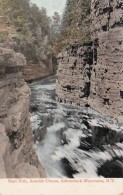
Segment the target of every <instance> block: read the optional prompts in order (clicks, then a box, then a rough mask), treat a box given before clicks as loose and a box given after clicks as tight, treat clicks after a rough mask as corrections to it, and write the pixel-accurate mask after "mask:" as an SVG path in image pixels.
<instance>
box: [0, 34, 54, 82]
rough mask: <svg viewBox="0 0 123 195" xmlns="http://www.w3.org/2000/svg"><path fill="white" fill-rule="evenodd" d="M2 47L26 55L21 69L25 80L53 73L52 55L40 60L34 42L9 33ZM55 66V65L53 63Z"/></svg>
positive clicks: (32, 79)
mask: <svg viewBox="0 0 123 195" xmlns="http://www.w3.org/2000/svg"><path fill="white" fill-rule="evenodd" d="M0 45H1V46H2V47H5V48H8V49H12V50H14V51H15V52H19V53H22V54H23V55H24V56H25V57H26V62H27V63H26V65H25V66H24V67H23V69H22V73H23V78H24V80H25V81H34V80H37V79H41V78H43V77H46V76H49V75H51V74H53V71H54V70H53V64H52V57H50V58H49V59H48V58H46V61H45V62H43V61H42V60H41V57H40V55H39V54H38V52H39V51H38V49H37V48H36V46H35V44H33V43H31V42H27V41H23V40H21V37H19V36H18V35H17V34H9V36H8V37H7V39H6V41H4V43H3V44H2V43H0ZM54 66H55V65H54Z"/></svg>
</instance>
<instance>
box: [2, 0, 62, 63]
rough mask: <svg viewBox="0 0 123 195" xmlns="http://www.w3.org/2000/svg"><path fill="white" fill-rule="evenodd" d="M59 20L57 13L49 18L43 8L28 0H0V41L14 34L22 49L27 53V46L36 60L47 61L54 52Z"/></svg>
mask: <svg viewBox="0 0 123 195" xmlns="http://www.w3.org/2000/svg"><path fill="white" fill-rule="evenodd" d="M59 20H60V17H59V15H58V14H57V13H54V16H53V18H50V17H48V16H47V12H46V9H45V8H41V9H40V8H39V7H37V5H35V4H32V3H31V2H30V0H4V1H3V0H0V42H4V41H6V39H7V36H8V35H10V34H14V35H15V36H18V37H19V39H20V44H21V46H22V51H24V50H27V52H26V53H29V51H28V48H33V55H35V59H37V61H38V60H39V61H41V60H42V61H43V60H44V61H47V60H48V59H50V57H51V56H52V54H53V53H54V51H53V42H54V40H55V36H56V34H55V33H56V32H55V30H57V27H56V26H57V23H59ZM8 28H11V30H8ZM24 55H25V56H26V54H25V53H24Z"/></svg>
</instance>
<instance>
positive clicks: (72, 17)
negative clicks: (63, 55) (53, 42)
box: [60, 0, 91, 48]
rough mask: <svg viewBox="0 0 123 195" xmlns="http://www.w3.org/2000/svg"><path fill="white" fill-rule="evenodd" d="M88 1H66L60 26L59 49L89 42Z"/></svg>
mask: <svg viewBox="0 0 123 195" xmlns="http://www.w3.org/2000/svg"><path fill="white" fill-rule="evenodd" d="M90 24H91V20H90V0H67V3H66V7H65V10H64V13H63V19H62V25H61V37H62V39H61V40H60V42H61V48H64V47H66V46H68V44H70V43H71V42H73V41H74V40H76V41H78V42H85V41H88V40H90Z"/></svg>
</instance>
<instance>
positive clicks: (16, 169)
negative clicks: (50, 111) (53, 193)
mask: <svg viewBox="0 0 123 195" xmlns="http://www.w3.org/2000/svg"><path fill="white" fill-rule="evenodd" d="M25 65H26V60H25V58H24V56H23V55H21V54H20V53H15V52H14V51H13V50H11V49H5V48H2V47H0V143H1V149H0V178H8V177H9V178H11V177H16V178H22V177H23V178H25V177H26V178H28V177H44V176H45V174H44V170H43V168H42V167H41V165H40V163H39V161H38V157H37V155H36V153H35V150H34V147H33V141H32V133H31V128H30V120H29V96H30V90H29V88H28V86H27V84H26V83H25V81H24V79H23V78H22V68H23V66H25Z"/></svg>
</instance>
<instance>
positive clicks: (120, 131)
mask: <svg viewBox="0 0 123 195" xmlns="http://www.w3.org/2000/svg"><path fill="white" fill-rule="evenodd" d="M29 87H30V88H31V90H32V96H31V106H30V112H31V125H32V129H33V135H34V141H35V148H36V152H37V154H38V157H39V160H40V161H41V164H42V165H43V166H44V168H45V172H46V175H47V177H50V178H80V177H81V178H86V177H88V178H90V177H123V124H118V122H117V121H116V120H114V119H112V118H109V117H105V116H102V115H101V114H99V113H98V112H96V111H94V110H92V109H91V108H89V107H84V106H79V107H77V106H75V105H71V104H69V103H67V104H65V103H59V102H57V101H56V96H55V87H56V85H55V77H49V78H47V79H44V80H41V81H37V82H34V83H32V84H30V85H29Z"/></svg>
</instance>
